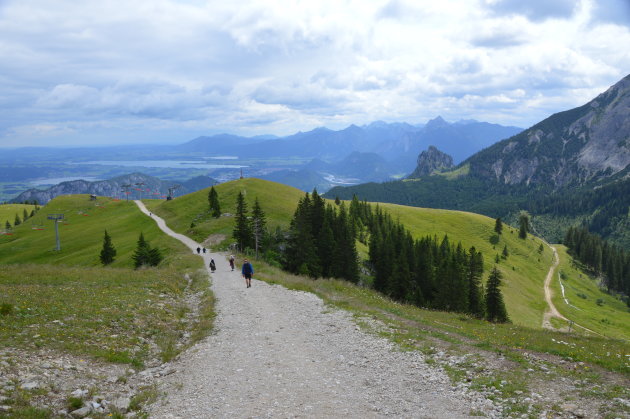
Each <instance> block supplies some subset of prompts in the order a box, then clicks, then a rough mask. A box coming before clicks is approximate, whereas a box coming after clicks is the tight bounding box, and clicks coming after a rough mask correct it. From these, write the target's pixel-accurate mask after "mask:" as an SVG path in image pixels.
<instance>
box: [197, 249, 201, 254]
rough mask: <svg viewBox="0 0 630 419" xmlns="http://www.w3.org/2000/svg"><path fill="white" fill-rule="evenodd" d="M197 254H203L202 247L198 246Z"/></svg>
mask: <svg viewBox="0 0 630 419" xmlns="http://www.w3.org/2000/svg"><path fill="white" fill-rule="evenodd" d="M197 254H198V255H200V254H201V247H197Z"/></svg>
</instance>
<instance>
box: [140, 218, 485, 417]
mask: <svg viewBox="0 0 630 419" xmlns="http://www.w3.org/2000/svg"><path fill="white" fill-rule="evenodd" d="M153 217H154V218H155V219H156V221H158V220H157V218H158V217H156V216H155V215H153ZM187 240H188V241H191V240H190V239H188V238H187ZM191 242H192V241H191ZM186 243H187V245H188V246H189V247H191V248H193V249H196V247H197V244H196V243H194V242H192V243H188V242H186ZM210 257H212V258H214V260H215V262H216V263H217V272H215V273H214V274H212V289H213V291H214V293H215V295H216V297H217V306H216V308H217V318H216V321H215V332H214V333H213V334H212V335H211V336H210V337H208V338H207V339H205V340H204V341H202V342H200V343H199V344H197V345H196V346H195V347H193V348H192V349H191V350H189V351H187V352H186V353H184V354H182V355H181V356H180V357H179V358H178V359H177V360H176V361H175V362H174V363H173V367H174V368H175V370H176V372H175V373H173V374H171V375H168V376H166V377H164V378H161V380H162V381H160V382H159V384H160V390H162V391H166V392H167V396H166V397H165V398H164V399H161V400H160V401H158V402H156V403H155V404H154V405H153V406H151V410H150V417H152V418H208V417H339V416H344V417H361V418H364V417H381V416H390V415H391V416H397V417H419V418H425V417H426V418H461V417H469V416H468V415H469V413H470V412H471V410H473V409H477V410H479V409H480V408H481V406H484V405H485V406H488V404H489V402H488V401H487V400H484V399H482V398H480V396H479V395H475V394H473V393H468V392H465V391H464V390H460V389H455V388H453V387H452V386H451V384H450V382H449V379H448V378H447V377H446V375H445V374H444V373H443V372H442V371H441V370H440V369H438V368H436V367H430V366H429V365H427V364H426V363H425V362H424V359H423V356H422V354H420V353H418V352H400V351H398V350H397V349H396V347H395V346H394V345H393V344H391V343H390V342H389V341H387V340H386V339H382V338H378V337H375V336H373V335H371V334H368V333H365V332H363V331H362V330H360V329H359V327H358V326H357V325H356V324H355V323H354V322H353V320H352V316H351V315H350V314H349V313H347V312H344V311H340V310H336V309H332V308H330V307H328V306H326V305H325V304H324V303H323V302H322V300H321V299H320V298H319V297H317V296H315V295H313V294H309V293H304V292H297V291H290V290H287V289H285V288H283V287H280V286H273V285H268V284H267V283H264V282H261V281H257V280H255V279H254V280H253V281H252V287H251V288H246V287H245V282H244V280H243V279H242V278H241V276H240V272H239V271H234V272H232V271H231V270H230V268H229V264H228V263H227V261H226V259H225V255H220V254H217V253H209V254H207V255H206V256H205V257H204V259H206V261H209V258H210ZM206 265H207V263H206ZM254 268H256V266H254ZM488 407H489V406H488Z"/></svg>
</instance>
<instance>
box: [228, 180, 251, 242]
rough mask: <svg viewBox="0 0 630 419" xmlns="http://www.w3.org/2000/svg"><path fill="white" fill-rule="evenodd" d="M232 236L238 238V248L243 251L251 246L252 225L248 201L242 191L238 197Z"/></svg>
mask: <svg viewBox="0 0 630 419" xmlns="http://www.w3.org/2000/svg"><path fill="white" fill-rule="evenodd" d="M235 218H236V219H235V225H234V230H233V231H232V237H234V239H235V240H236V243H237V245H238V248H239V249H240V250H241V251H243V250H245V248H247V247H251V246H250V243H251V238H252V232H251V228H250V227H251V226H250V223H249V220H248V219H247V203H246V202H245V197H244V196H243V194H242V193H241V192H239V193H238V196H237V197H236V217H235Z"/></svg>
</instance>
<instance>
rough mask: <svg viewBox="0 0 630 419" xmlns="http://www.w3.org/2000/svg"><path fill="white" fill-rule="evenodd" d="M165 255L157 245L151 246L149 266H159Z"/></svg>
mask: <svg viewBox="0 0 630 419" xmlns="http://www.w3.org/2000/svg"><path fill="white" fill-rule="evenodd" d="M163 259H164V257H163V256H162V252H160V249H158V248H157V247H149V254H148V262H149V266H158V265H159V264H160V262H162V260H163Z"/></svg>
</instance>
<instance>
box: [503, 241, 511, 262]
mask: <svg viewBox="0 0 630 419" xmlns="http://www.w3.org/2000/svg"><path fill="white" fill-rule="evenodd" d="M501 253H502V256H503V259H507V258H508V256H510V253H509V252H508V248H507V244H506V245H504V246H503V252H501Z"/></svg>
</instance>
